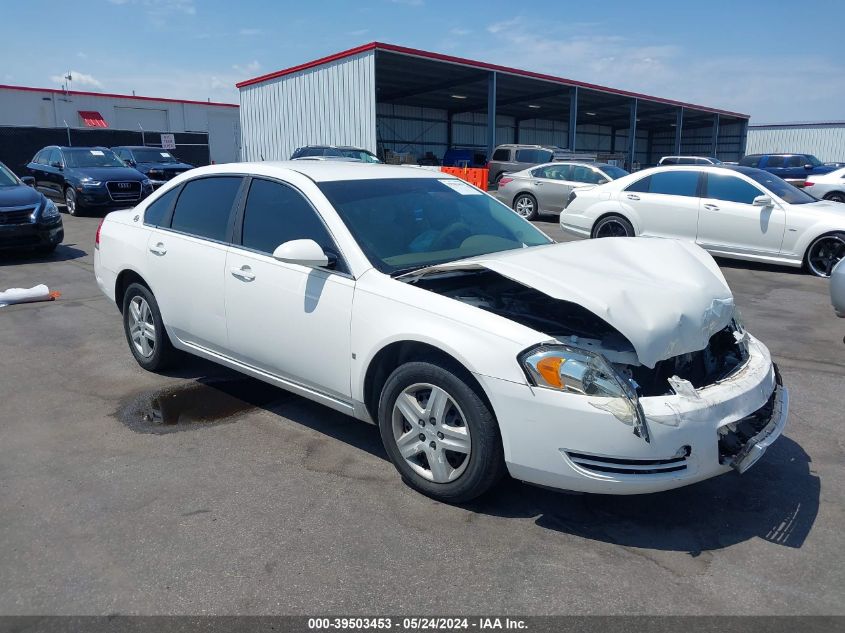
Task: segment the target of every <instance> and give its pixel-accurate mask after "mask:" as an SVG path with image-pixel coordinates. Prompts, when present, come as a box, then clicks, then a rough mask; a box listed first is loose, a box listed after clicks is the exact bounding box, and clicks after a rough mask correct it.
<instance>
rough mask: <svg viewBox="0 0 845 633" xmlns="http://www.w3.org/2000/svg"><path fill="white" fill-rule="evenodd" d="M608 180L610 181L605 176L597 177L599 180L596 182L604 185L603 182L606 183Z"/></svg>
mask: <svg viewBox="0 0 845 633" xmlns="http://www.w3.org/2000/svg"><path fill="white" fill-rule="evenodd" d="M608 182H610V181H609V180H608V179H607V178H599V180H598V182H597V183H596V184H599V185H604V184H607V183H608Z"/></svg>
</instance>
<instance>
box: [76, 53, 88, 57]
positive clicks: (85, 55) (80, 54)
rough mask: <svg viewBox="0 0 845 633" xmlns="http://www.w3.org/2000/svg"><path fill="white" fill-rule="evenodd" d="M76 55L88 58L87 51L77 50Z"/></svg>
mask: <svg viewBox="0 0 845 633" xmlns="http://www.w3.org/2000/svg"><path fill="white" fill-rule="evenodd" d="M76 56H77V57H78V58H79V59H88V55H87V53H83V52H82V51H79V52H78V53H77V54H76Z"/></svg>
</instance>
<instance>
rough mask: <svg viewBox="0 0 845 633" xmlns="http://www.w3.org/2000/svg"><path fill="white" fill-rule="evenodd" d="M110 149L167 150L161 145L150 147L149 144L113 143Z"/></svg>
mask: <svg viewBox="0 0 845 633" xmlns="http://www.w3.org/2000/svg"><path fill="white" fill-rule="evenodd" d="M111 149H153V150H156V151H165V152H166V151H168V150H166V149H164V148H163V147H150V146H149V145H115V146H114V147H112V148H111Z"/></svg>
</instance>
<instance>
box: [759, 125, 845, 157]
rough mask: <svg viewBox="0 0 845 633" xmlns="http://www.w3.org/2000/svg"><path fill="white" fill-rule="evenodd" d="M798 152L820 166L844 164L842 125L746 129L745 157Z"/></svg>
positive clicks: (844, 131)
mask: <svg viewBox="0 0 845 633" xmlns="http://www.w3.org/2000/svg"><path fill="white" fill-rule="evenodd" d="M775 152H798V153H805V154H812V155H814V156H815V157H816V158H818V159H819V160H820V161H822V162H838V161H845V122H839V123H830V124H814V125H794V126H759V127H757V126H755V127H750V126H749V128H748V150H747V153H748V154H768V153H775Z"/></svg>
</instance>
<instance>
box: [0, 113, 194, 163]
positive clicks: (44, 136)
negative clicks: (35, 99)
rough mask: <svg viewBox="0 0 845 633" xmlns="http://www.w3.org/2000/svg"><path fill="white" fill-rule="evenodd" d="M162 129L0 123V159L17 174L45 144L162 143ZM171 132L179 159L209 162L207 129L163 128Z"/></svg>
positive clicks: (114, 144)
mask: <svg viewBox="0 0 845 633" xmlns="http://www.w3.org/2000/svg"><path fill="white" fill-rule="evenodd" d="M161 134H162V133H161V132H140V131H138V132H136V131H133V130H112V129H79V128H64V127H18V126H10V125H9V126H6V125H4V126H0V162H3V163H5V164H6V166H7V167H8V168H9V169H11V170H12V171H13V172H15V173H16V174H17V175H18V176H26V175H27V173H28V172H27V169H26V166H27V163H29V161H31V160H32V158H33V156H35V154H36V153H38V150H40V149H41V148H43V147H46V146H47V145H62V146H67V145H72V146H74V147H117V146H119V145H146V146H148V147H161ZM165 134H173V136H174V140H175V141H176V149H173V150H168V151H169V152H171V153H172V154H173V155H174V156H176V157H177V158H178V159H180V160H182V161H184V162H186V163H190V164H191V165H196V166H197V167H199V166H201V165H208V164H209V162H210V158H209V150H208V133H206V132H165Z"/></svg>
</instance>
